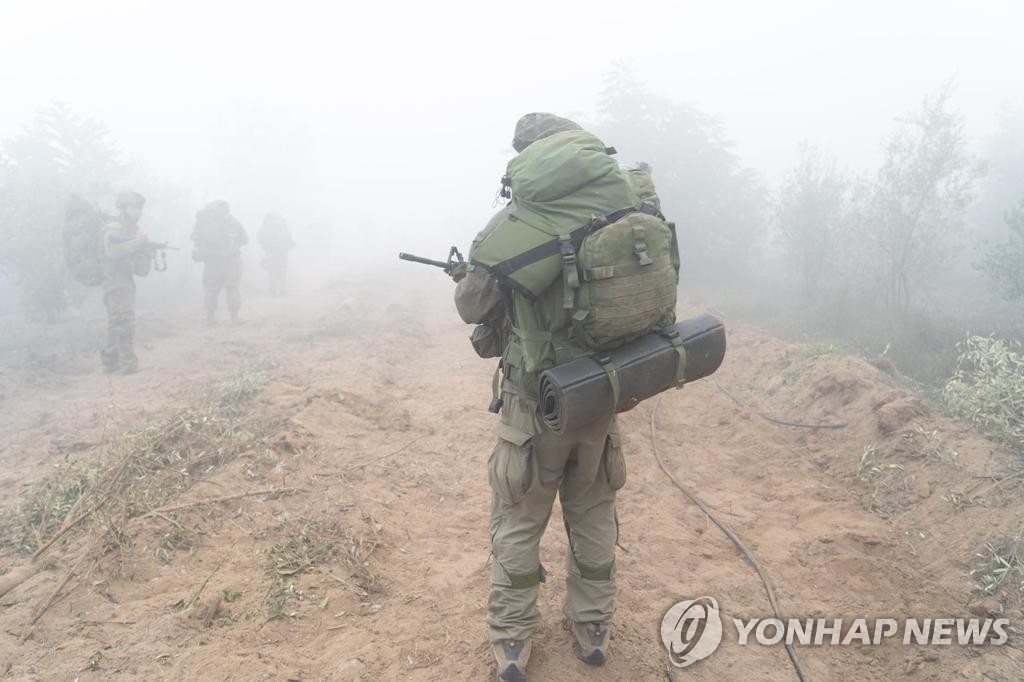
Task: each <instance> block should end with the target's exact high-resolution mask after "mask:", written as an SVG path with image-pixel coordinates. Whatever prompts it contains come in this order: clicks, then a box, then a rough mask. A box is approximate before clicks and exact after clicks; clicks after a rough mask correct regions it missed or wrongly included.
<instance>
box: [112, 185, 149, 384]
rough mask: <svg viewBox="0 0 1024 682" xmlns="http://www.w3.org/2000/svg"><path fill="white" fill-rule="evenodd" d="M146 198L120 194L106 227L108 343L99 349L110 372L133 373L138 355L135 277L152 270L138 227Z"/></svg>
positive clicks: (137, 361) (147, 243) (146, 244)
mask: <svg viewBox="0 0 1024 682" xmlns="http://www.w3.org/2000/svg"><path fill="white" fill-rule="evenodd" d="M145 204H146V200H145V198H144V197H143V196H142V195H141V194H139V193H138V192H131V191H125V192H121V193H120V194H118V195H117V209H118V217H117V219H116V220H114V221H111V222H108V223H107V224H106V226H104V228H103V233H102V250H103V260H102V263H103V280H102V283H103V302H104V304H105V305H106V308H107V343H106V345H105V346H104V348H103V350H102V351H101V353H100V357H101V359H102V360H103V367H104V369H105V370H106V371H108V372H114V371H118V370H120V371H121V373H122V374H132V373H133V372H136V371H138V369H139V360H138V357H137V356H136V355H135V277H136V276H139V277H145V276H146V275H147V274H149V268H150V262H151V261H152V250H151V249H150V248H149V238H148V237H147V236H146V235H145V233H143V232H140V231H139V219H140V218H141V217H142V208H143V206H145Z"/></svg>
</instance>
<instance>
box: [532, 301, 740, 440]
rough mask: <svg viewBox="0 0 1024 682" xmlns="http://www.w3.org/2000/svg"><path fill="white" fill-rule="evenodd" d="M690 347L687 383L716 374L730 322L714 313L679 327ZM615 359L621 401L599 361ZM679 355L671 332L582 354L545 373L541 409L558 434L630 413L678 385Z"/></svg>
mask: <svg viewBox="0 0 1024 682" xmlns="http://www.w3.org/2000/svg"><path fill="white" fill-rule="evenodd" d="M673 329H674V330H675V331H676V333H678V334H679V337H680V338H681V339H682V342H683V347H684V348H685V349H686V368H685V370H684V380H685V382H687V383H688V382H691V381H696V380H697V379H701V378H703V377H706V376H710V375H711V374H713V373H714V372H715V370H717V369H718V367H719V366H720V365H721V364H722V359H723V358H724V357H725V325H723V324H722V322H721V321H720V320H718V319H717V318H715V317H713V316H711V315H700V316H698V317H692V318H689V319H686V320H683V321H682V322H679V323H678V324H676V325H675V327H674V328H673ZM597 357H606V358H607V359H608V360H610V361H611V364H612V366H614V368H615V371H616V373H617V375H618V379H619V395H618V401H617V402H616V400H615V393H614V391H613V390H612V383H611V379H610V378H609V376H608V372H607V371H605V368H604V367H603V366H602V365H601V363H599V362H598V361H597V359H596V358H597ZM678 363H679V353H678V352H677V351H676V349H675V346H673V345H672V341H671V340H670V338H669V336H668V335H667V334H664V333H662V332H652V333H650V334H647V335H645V336H642V337H640V338H639V339H637V340H636V341H633V342H632V343H628V344H626V345H625V346H623V347H622V348H617V349H615V350H613V351H608V352H607V353H600V354H597V355H596V356H595V357H586V358H580V359H578V360H573V361H572V362H567V363H565V364H564V365H559V366H558V367H553V368H552V369H548V370H545V371H544V372H542V373H541V375H540V391H539V393H540V395H539V400H540V413H541V417H542V418H543V420H544V423H545V424H546V425H547V426H548V428H550V429H551V430H552V431H555V432H556V433H564V432H567V431H573V430H575V429H578V428H580V427H583V426H586V425H587V424H590V423H591V422H593V421H595V420H596V419H598V418H599V417H601V416H603V415H606V414H609V413H610V412H625V411H627V410H630V409H632V408H634V407H636V406H637V405H638V404H639V403H640V402H641V401H643V400H646V399H647V398H650V397H652V396H654V395H657V394H658V393H661V392H662V391H664V390H666V389H668V388H671V387H673V386H676V385H677V368H678Z"/></svg>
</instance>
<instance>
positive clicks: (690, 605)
mask: <svg viewBox="0 0 1024 682" xmlns="http://www.w3.org/2000/svg"><path fill="white" fill-rule="evenodd" d="M661 641H662V643H663V644H664V645H665V648H666V649H668V656H669V659H670V660H671V661H672V665H674V666H676V667H677V668H685V667H686V666H688V665H692V664H694V663H696V662H697V661H699V660H701V659H704V658H707V657H708V656H710V655H711V654H713V653H715V649H717V648H718V645H719V644H721V643H722V617H721V615H720V614H719V612H718V602H717V601H715V600H714V598H713V597H701V598H700V599H690V600H688V601H681V602H679V603H678V604H674V605H673V606H672V608H670V609H669V610H668V611H667V612H666V613H665V617H664V618H662V619H661Z"/></svg>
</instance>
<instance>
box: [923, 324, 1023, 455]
mask: <svg viewBox="0 0 1024 682" xmlns="http://www.w3.org/2000/svg"><path fill="white" fill-rule="evenodd" d="M957 349H958V351H959V358H958V360H957V368H956V371H955V372H954V373H953V376H952V377H951V378H950V380H949V381H948V382H946V386H945V389H944V390H943V396H944V398H945V400H946V404H947V405H948V406H949V407H950V409H951V410H952V411H953V412H954V413H955V414H956V415H957V416H959V417H961V418H963V419H966V420H968V421H970V422H971V423H972V424H975V425H976V426H978V427H979V428H981V429H982V430H983V431H984V432H985V433H987V434H988V435H990V436H992V437H993V438H995V439H996V440H998V441H999V442H1001V443H1004V444H1005V445H1007V446H1008V447H1009V448H1010V449H1011V450H1012V451H1013V452H1015V453H1016V454H1018V455H1020V456H1024V353H1022V351H1021V346H1020V344H1019V343H1017V342H1014V341H1004V340H1001V339H997V338H994V337H987V336H971V337H968V338H967V339H966V340H964V341H961V342H960V343H959V344H958V345H957Z"/></svg>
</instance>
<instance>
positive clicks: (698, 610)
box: [661, 597, 1010, 668]
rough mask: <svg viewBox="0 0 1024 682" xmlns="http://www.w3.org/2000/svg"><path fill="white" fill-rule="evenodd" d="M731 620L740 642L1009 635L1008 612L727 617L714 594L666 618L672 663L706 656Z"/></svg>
mask: <svg viewBox="0 0 1024 682" xmlns="http://www.w3.org/2000/svg"><path fill="white" fill-rule="evenodd" d="M727 623H728V624H731V626H732V628H733V629H734V631H735V633H736V643H737V644H739V645H740V646H747V645H750V644H760V645H764V646H773V645H781V644H785V645H790V646H853V645H862V646H879V645H881V644H883V643H886V642H897V643H901V644H904V645H923V646H982V645H986V646H999V645H1001V644H1005V643H1006V641H1007V639H1009V631H1010V620H1009V619H1008V618H902V619H900V618H845V619H844V618H788V619H785V620H783V619H780V618H748V619H743V618H728V619H723V618H722V615H721V612H720V610H719V608H718V602H717V601H716V600H715V599H714V598H713V597H700V598H699V599H690V600H686V601H681V602H678V603H676V604H673V605H672V607H671V608H669V609H668V611H666V612H665V616H664V617H663V618H662V621H661V641H662V644H664V646H665V648H666V649H667V650H668V654H669V659H670V660H671V662H672V664H673V665H675V666H677V667H680V668H685V667H687V666H689V665H692V664H693V663H696V662H697V661H699V660H701V659H704V658H707V657H708V656H710V655H711V654H713V653H714V652H715V650H716V649H718V646H719V645H720V644H721V643H722V638H723V633H724V630H725V629H726V624H727Z"/></svg>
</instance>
